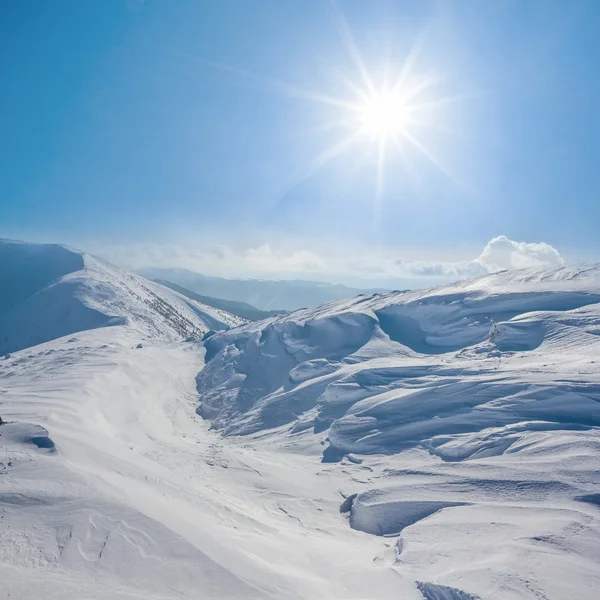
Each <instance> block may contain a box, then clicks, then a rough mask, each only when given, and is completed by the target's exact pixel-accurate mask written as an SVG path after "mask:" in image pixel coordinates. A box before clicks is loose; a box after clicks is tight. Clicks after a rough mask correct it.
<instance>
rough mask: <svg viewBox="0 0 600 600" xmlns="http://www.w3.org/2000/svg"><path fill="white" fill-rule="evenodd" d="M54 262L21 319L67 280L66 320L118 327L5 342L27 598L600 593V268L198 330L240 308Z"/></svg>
mask: <svg viewBox="0 0 600 600" xmlns="http://www.w3.org/2000/svg"><path fill="white" fill-rule="evenodd" d="M27 252H33V253H35V249H28V250H27ZM68 252H70V251H68ZM56 253H57V256H58V257H59V258H60V260H59V263H60V264H59V265H58V267H57V268H55V269H54V270H51V273H52V280H51V281H50V280H48V281H47V280H46V279H40V280H39V281H37V282H35V285H33V284H31V285H29V283H28V282H27V281H25V283H23V285H22V286H21V287H19V289H18V290H17V291H18V292H19V293H21V294H22V295H23V296H24V297H25V299H23V300H22V301H21V303H19V305H18V306H16V308H15V306H13V307H12V308H10V312H9V313H5V316H4V319H5V320H4V321H3V322H4V323H6V322H8V320H7V319H8V317H6V314H9V315H12V317H14V316H15V315H16V316H17V317H19V319H22V320H21V321H19V320H18V319H16V318H15V319H16V320H15V323H16V324H18V323H23V322H24V321H23V319H25V318H26V316H27V314H29V311H31V310H33V309H34V308H36V307H40V306H44V305H45V304H44V303H45V302H46V300H43V302H42V303H41V304H40V302H41V300H40V298H42V299H44V298H48V295H47V294H48V293H50V292H48V290H56V289H57V288H58V289H59V290H61V291H60V294H58V296H56V295H55V291H52V292H51V296H50V297H51V298H53V303H51V304H52V306H53V307H55V309H56V310H55V309H53V310H55V312H56V311H58V312H57V313H56V314H62V312H61V311H63V309H64V306H69V307H72V306H75V305H77V306H79V305H81V306H83V307H85V308H86V309H89V310H94V311H96V313H97V314H99V315H101V318H100V320H99V321H98V322H96V321H95V320H91V321H90V320H87V321H86V320H85V319H84V320H83V321H81V322H78V324H77V327H79V329H87V328H90V327H98V328H96V329H93V330H89V331H84V330H78V329H77V328H76V329H73V328H72V327H71V325H72V324H73V323H72V322H69V323H68V327H67V330H64V327H63V325H64V323H65V321H63V322H58V325H59V327H57V328H55V329H52V328H49V329H47V330H46V331H45V333H44V335H47V336H50V337H52V336H54V335H56V334H57V332H61V333H62V334H67V335H65V337H61V338H59V339H54V340H52V341H48V342H46V343H42V344H39V345H36V346H33V347H28V348H24V349H22V350H20V351H16V352H14V353H13V354H12V355H11V356H9V357H8V358H5V359H0V415H1V416H2V418H3V419H4V420H5V421H7V423H6V424H4V425H2V426H0V577H1V578H2V586H1V587H2V592H0V595H1V594H3V595H4V596H3V597H7V598H9V597H10V598H34V597H43V598H49V599H51V598H60V599H61V600H79V599H81V598H93V599H101V600H105V599H106V600H108V599H112V598H123V599H136V598H140V599H142V598H144V599H148V598H155V599H161V600H162V599H167V598H168V599H176V598H193V599H194V600H202V599H207V600H208V599H216V598H223V599H225V598H231V599H248V600H252V599H262V598H264V599H269V598H272V599H290V600H292V599H298V600H300V599H302V600H309V599H310V600H320V599H322V600H334V599H342V598H343V599H344V600H373V599H378V600H379V599H381V600H392V599H394V600H398V599H399V598H401V599H405V598H406V599H409V600H410V599H415V600H423V599H425V600H473V599H482V600H484V599H487V598H493V599H495V600H498V599H499V600H509V599H513V598H523V599H526V598H538V599H551V600H557V599H559V600H562V599H564V600H570V599H572V598H593V597H596V595H597V592H598V590H599V589H600V535H599V534H600V512H599V510H600V509H599V504H600V502H599V500H598V498H599V494H598V490H599V488H598V485H599V483H600V476H599V471H598V459H599V454H600V436H599V433H598V427H599V425H600V372H599V370H598V362H599V361H600V304H598V303H599V302H600V277H599V272H600V269H599V268H598V267H589V268H586V269H584V268H582V269H578V270H573V269H567V268H564V269H556V270H552V271H545V272H535V271H520V272H514V273H500V274H496V275H491V276H489V277H484V278H480V279H478V280H474V281H469V282H462V283H458V284H455V285H452V286H445V287H443V288H437V289H434V290H425V291H416V292H408V293H397V294H388V295H374V296H372V297H358V298H355V299H351V300H347V301H341V302H333V303H330V304H327V305H325V306H323V307H319V308H317V309H313V310H306V311H298V312H296V313H293V314H291V315H286V316H282V317H276V318H273V319H269V320H267V321H264V322H261V323H251V324H247V325H242V326H240V327H237V328H235V329H231V330H229V331H221V332H217V333H214V334H213V335H211V337H209V338H207V340H206V342H205V343H202V342H200V341H198V340H197V339H196V340H195V341H188V342H182V341H181V338H182V337H186V336H188V335H190V333H192V332H194V333H196V334H199V333H203V332H204V331H206V330H208V329H225V328H226V327H228V326H229V325H235V324H236V322H235V321H232V320H229V317H228V316H227V314H225V313H222V314H216V313H210V312H206V311H205V309H204V308H203V307H202V306H201V305H198V306H194V307H192V308H193V310H192V308H190V305H188V304H185V302H184V301H183V300H181V298H179V297H178V296H174V295H172V294H174V293H172V292H169V291H165V290H164V289H163V288H161V286H157V285H156V284H150V283H148V282H145V280H143V279H142V278H139V277H136V276H131V278H130V276H129V275H127V274H123V272H121V271H119V270H117V269H115V268H113V267H111V266H110V265H107V264H105V263H103V262H102V261H97V260H96V259H91V258H89V257H87V258H86V257H84V261H83V262H84V267H83V269H82V268H81V264H80V263H79V262H78V260H77V258H76V256H75V258H74V257H73V256H72V254H64V253H63V252H62V251H59V250H56ZM64 261H66V262H64ZM67 263H68V264H67ZM69 269H70V270H69ZM65 271H67V272H66V273H65ZM72 279H76V280H77V285H76V286H75V287H72V286H71V284H70V283H68V282H70V281H71V280H72ZM152 285H154V286H155V287H151V286H152ZM36 290H37V291H36ZM74 290H75V291H74ZM27 294H29V295H27ZM153 294H156V295H157V296H158V297H159V301H156V302H153V301H150V303H149V302H148V300H149V298H153V297H154V296H153ZM32 298H33V299H32ZM9 301H10V298H9ZM13 301H14V298H13ZM7 302H8V301H7ZM74 302H75V304H73V303H74ZM182 302H183V304H182ZM13 304H14V302H13ZM166 305H168V306H169V307H170V308H169V309H168V310H167V311H165V310H164V308H165V306H166ZM7 306H8V304H7ZM24 307H25V308H24ZM186 307H187V308H186ZM188 309H189V310H192V313H189V312H187V311H188ZM13 311H16V312H13ZM55 312H52V314H55ZM84 312H85V311H84ZM48 314H50V313H45V312H43V311H42V313H36V314H35V315H34V316H35V318H36V319H38V321H37V322H38V323H40V324H41V325H43V323H44V321H43V318H45V317H44V315H46V316H47V315H48ZM85 314H86V315H88V313H85ZM88 316H89V315H88ZM12 317H11V318H12ZM107 317H110V318H111V319H112V318H114V317H119V320H118V323H120V324H119V325H116V324H115V321H111V320H110V319H109V320H107ZM182 319H183V320H182ZM211 319H212V320H211ZM0 322H1V321H0ZM183 322H188V323H189V325H190V328H191V330H190V329H189V328H188V326H187V325H186V326H185V327H181V324H182V323H183ZM238 322H239V321H238ZM61 323H62V325H61ZM111 324H112V326H111ZM11 327H12V325H11ZM61 327H63V329H61ZM28 331H29V330H28ZM73 331H75V333H73ZM9 332H10V336H7V337H9V338H10V340H9V341H10V343H12V344H17V345H18V344H23V343H26V339H25V338H23V336H20V330H19V328H18V327H17V326H16V325H15V326H14V327H12V329H10V330H9ZM0 337H2V336H0ZM140 343H141V347H139V346H140Z"/></svg>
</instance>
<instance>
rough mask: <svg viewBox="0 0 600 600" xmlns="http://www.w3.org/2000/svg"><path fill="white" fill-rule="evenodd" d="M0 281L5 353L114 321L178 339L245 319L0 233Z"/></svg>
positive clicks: (0, 336) (0, 344) (59, 249)
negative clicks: (3, 237) (0, 236)
mask: <svg viewBox="0 0 600 600" xmlns="http://www.w3.org/2000/svg"><path fill="white" fill-rule="evenodd" d="M0 289H1V290H2V294H1V295H0V352H2V353H7V352H15V351H17V350H21V349H23V348H27V347H29V346H34V345H37V344H40V343H43V342H47V341H49V340H52V339H55V338H59V337H62V336H65V335H69V334H72V333H75V332H78V331H83V330H87V329H94V328H97V327H107V326H112V325H127V326H129V327H131V328H134V329H136V330H138V331H139V333H140V335H141V336H149V337H157V338H161V339H165V340H178V339H185V338H186V337H189V336H193V335H202V334H204V333H206V332H207V331H209V330H215V331H218V330H223V329H227V328H229V327H232V326H236V325H239V324H241V323H244V322H245V321H244V320H243V319H240V318H239V317H237V316H235V315H231V314H229V313H227V312H225V311H222V310H218V309H215V308H213V307H210V306H207V305H204V304H202V303H200V302H197V301H196V300H193V299H190V298H187V297H185V296H183V295H182V294H179V293H178V292H176V291H174V290H170V289H168V288H165V287H164V286H161V285H159V284H157V283H155V282H152V281H148V280H146V279H144V278H142V277H140V276H138V275H134V274H132V273H128V272H126V271H123V270H121V269H119V268H117V267H115V266H114V265H111V264H109V263H108V262H106V261H104V260H101V259H99V258H96V257H93V256H90V255H88V254H84V253H82V252H79V251H77V250H74V249H72V248H68V247H66V246H61V245H58V244H31V243H26V242H18V241H13V240H0Z"/></svg>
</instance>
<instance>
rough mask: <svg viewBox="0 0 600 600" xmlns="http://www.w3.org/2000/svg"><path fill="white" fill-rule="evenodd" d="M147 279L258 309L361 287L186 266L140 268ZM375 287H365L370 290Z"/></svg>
mask: <svg viewBox="0 0 600 600" xmlns="http://www.w3.org/2000/svg"><path fill="white" fill-rule="evenodd" d="M138 273H139V274H140V275H143V276H144V277H148V278H149V279H165V280H167V281H171V282H173V283H176V284H177V285H180V286H182V287H184V288H187V289H188V290H191V291H192V292H195V293H196V294H201V295H204V296H209V297H211V298H222V299H224V300H233V301H239V302H246V303H247V304H250V305H251V306H255V307H256V308H258V309H260V310H265V311H269V310H274V311H289V310H296V309H298V308H302V307H313V306H318V305H319V304H323V303H324V302H329V301H331V300H339V299H342V298H351V297H352V296H356V295H357V294H360V293H361V292H364V291H365V290H359V289H356V288H351V287H347V286H345V285H334V284H331V283H320V282H317V281H303V280H281V281H270V280H263V279H224V278H221V277H207V276H206V275H200V274H199V273H194V272H193V271H188V270H187V269H154V268H151V269H140V270H139V271H138ZM371 291H375V290H368V292H369V293H370V292H371Z"/></svg>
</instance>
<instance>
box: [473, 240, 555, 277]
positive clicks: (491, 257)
mask: <svg viewBox="0 0 600 600" xmlns="http://www.w3.org/2000/svg"><path fill="white" fill-rule="evenodd" d="M477 260H478V261H479V262H480V263H481V264H482V265H485V266H486V267H487V268H488V270H490V271H500V270H503V269H508V270H511V269H524V268H527V267H559V266H561V265H562V264H563V263H564V260H563V257H562V256H561V255H560V253H559V252H558V250H557V249H556V248H553V247H552V246H550V244H546V243H545V242H539V243H527V242H515V241H513V240H509V239H508V238H507V237H506V236H505V235H499V236H498V237H496V238H494V239H493V240H490V241H489V242H488V243H487V246H486V247H485V248H484V249H483V252H482V253H481V256H480V257H479V258H478V259H477Z"/></svg>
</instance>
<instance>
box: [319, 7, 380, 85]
mask: <svg viewBox="0 0 600 600" xmlns="http://www.w3.org/2000/svg"><path fill="white" fill-rule="evenodd" d="M329 6H330V9H331V14H332V15H333V22H334V25H335V26H336V28H337V30H338V34H339V35H340V37H341V38H342V41H343V42H344V44H345V46H346V51H347V52H348V55H349V56H350V58H351V59H352V61H353V62H354V66H355V67H356V69H357V70H358V73H359V75H360V77H361V79H362V81H363V84H364V85H365V87H366V89H367V91H368V92H369V93H371V94H372V93H374V92H375V91H376V89H375V85H374V84H373V81H372V79H371V76H370V75H369V71H368V70H367V67H366V65H365V63H364V61H363V59H362V56H361V55H360V51H359V50H358V47H357V45H356V42H355V41H354V36H353V35H352V32H351V31H350V27H349V26H348V23H347V22H346V19H345V17H344V15H343V13H342V11H341V10H340V9H339V7H338V6H337V3H336V2H335V0H330V2H329Z"/></svg>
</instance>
